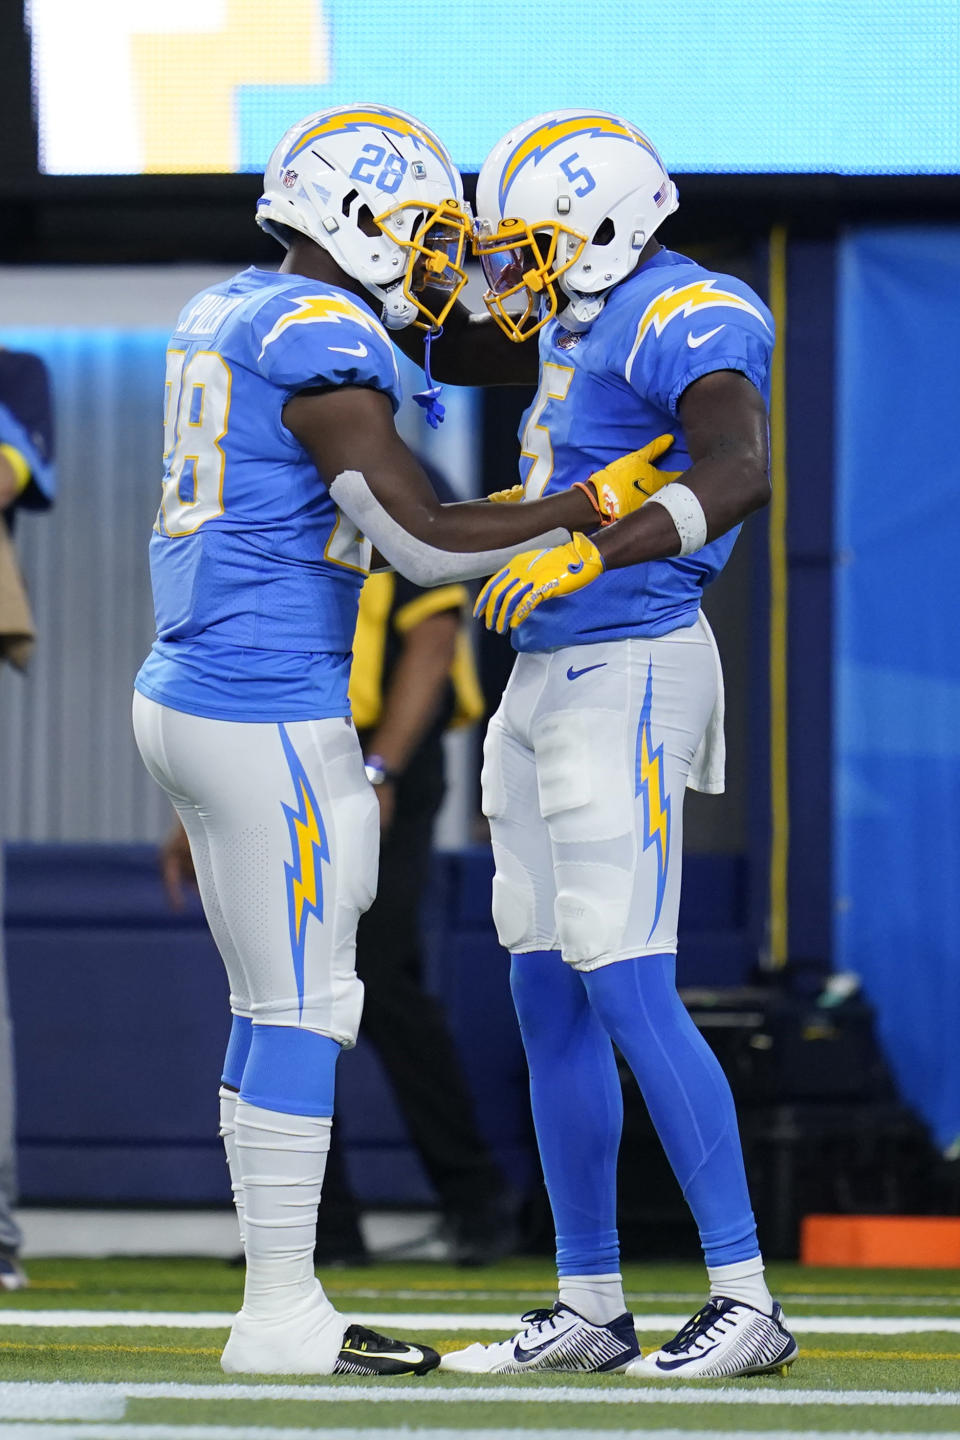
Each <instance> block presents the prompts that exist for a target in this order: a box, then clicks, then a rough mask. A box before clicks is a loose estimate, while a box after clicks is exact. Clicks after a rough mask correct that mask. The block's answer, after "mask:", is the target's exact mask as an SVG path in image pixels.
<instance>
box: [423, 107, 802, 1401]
mask: <svg viewBox="0 0 960 1440" xmlns="http://www.w3.org/2000/svg"><path fill="white" fill-rule="evenodd" d="M676 207H677V191H676V187H675V186H674V184H673V181H672V180H671V179H670V177H669V175H668V174H667V171H666V169H665V168H664V165H663V162H662V161H661V159H660V156H659V155H658V154H657V152H656V150H655V149H654V147H653V145H652V144H651V143H650V141H649V140H648V139H647V138H646V136H644V135H643V134H642V133H641V132H640V131H639V130H637V129H636V128H635V126H633V125H632V124H630V123H628V122H627V121H625V120H622V119H619V118H617V117H616V116H612V115H606V114H599V113H596V112H593V111H581V110H565V111H555V112H552V113H550V114H547V115H541V116H538V117H536V118H535V119H533V120H530V121H528V122H527V123H525V124H522V125H519V126H517V127H516V128H515V129H513V130H511V131H510V132H509V134H508V135H506V136H505V137H504V138H503V139H502V140H501V141H500V142H499V144H498V145H496V146H495V147H494V149H493V151H492V152H491V154H490V156H489V157H488V159H487V160H486V162H485V163H484V165H483V168H482V171H481V174H480V177H479V181H478V186H477V236H476V250H477V253H478V255H479V257H480V259H481V261H482V263H483V267H484V270H485V272H486V277H487V282H488V292H487V296H486V303H487V308H488V310H489V312H490V316H485V317H482V318H480V317H477V316H472V317H471V316H469V315H468V314H467V312H466V311H465V310H464V309H463V307H456V308H455V309H453V310H452V312H451V314H450V316H449V317H448V319H447V322H446V326H445V333H444V337H443V339H442V341H440V343H439V345H438V348H437V352H436V363H437V369H438V373H440V374H441V377H442V378H444V379H449V380H452V381H455V382H460V383H465V384H497V383H503V382H504V381H505V380H506V381H507V382H510V381H513V382H514V383H528V384H529V383H531V382H536V381H539V389H538V391H537V395H536V398H535V400H534V402H533V405H532V406H531V408H530V409H529V410H528V411H527V412H526V414H525V416H524V419H523V422H522V430H521V447H522V457H521V475H522V478H523V482H524V494H523V500H524V501H525V502H531V501H536V500H538V499H539V497H542V496H549V495H552V494H555V493H561V492H562V491H563V490H564V489H565V488H566V487H567V486H569V485H570V484H571V483H572V482H575V481H576V478H577V475H578V474H579V473H580V472H581V471H582V470H583V469H585V468H586V469H588V470H595V469H596V468H597V467H599V466H602V465H604V464H605V463H606V462H607V461H608V460H610V459H611V458H612V457H614V456H616V455H620V454H622V453H623V452H624V451H628V450H636V449H637V448H638V447H641V446H645V445H647V444H648V443H649V442H651V441H652V440H653V439H654V437H659V436H661V434H662V432H665V431H667V432H670V433H671V435H672V436H673V443H672V446H671V448H670V449H669V450H668V451H667V452H666V453H664V454H663V457H662V465H663V468H664V471H667V472H668V473H669V474H670V476H671V479H670V483H669V484H667V485H666V487H665V488H663V489H661V490H659V491H658V492H657V494H656V495H655V496H654V497H653V499H652V501H651V503H650V504H648V505H645V506H644V507H643V508H642V509H640V510H637V511H636V512H635V513H632V514H631V515H630V516H628V517H626V518H624V519H623V520H621V522H620V523H619V524H616V525H613V526H612V527H611V528H609V529H607V530H604V531H601V532H600V533H599V535H597V536H596V537H595V538H593V539H591V538H588V537H587V536H586V535H583V534H576V535H574V536H573V538H572V540H571V541H570V542H568V543H566V544H564V545H562V546H560V547H551V548H550V549H548V550H537V549H533V550H530V551H528V552H527V553H526V554H525V555H521V556H519V557H517V558H515V559H513V560H511V561H510V562H508V564H507V565H506V566H505V567H502V568H501V570H500V571H499V572H498V573H497V574H496V575H495V576H494V577H493V579H492V580H491V581H490V582H489V583H488V585H487V586H486V588H485V589H484V591H483V592H482V594H481V596H480V599H479V601H478V606H477V613H478V614H482V616H483V618H484V620H485V621H486V623H487V625H488V626H490V627H493V628H496V629H497V630H500V631H505V630H509V632H510V634H511V637H512V640H513V644H514V646H515V648H516V650H517V651H518V652H519V654H518V657H517V660H516V663H515V666H514V670H513V673H512V676H511V678H510V681H509V684H508V686H507V689H506V692H505V694H504V697H503V702H502V704H501V706H500V708H499V710H498V712H497V714H496V715H495V716H494V718H493V720H492V721H491V724H490V727H489V732H488V736H487V741H486V746H485V751H484V773H483V796H484V810H485V813H486V814H487V815H488V816H489V819H490V828H491V834H492V839H493V848H494V855H495V860H496V878H495V880H494V894H493V908H494V918H495V921H496V926H497V930H498V933H499V937H500V940H501V942H502V944H503V945H504V946H505V947H506V948H507V949H508V950H509V951H510V952H511V954H512V957H513V960H512V970H511V981H512V988H513V995H514V1000H515V1003H516V1009H517V1014H518V1016H519V1020H520V1026H521V1030H522V1033H523V1040H524V1045H525V1048H526V1053H527V1059H528V1064H529V1070H530V1088H531V1098H532V1105H533V1113H534V1119H535V1124H536V1130H537V1137H538V1142H539V1147H540V1154H541V1159H542V1164H543V1170H544V1175H545V1178H546V1185H547V1190H548V1192H549V1196H550V1201H551V1205H552V1209H553V1215H554V1221H555V1225H556V1232H557V1262H558V1273H559V1298H558V1300H557V1303H556V1305H555V1306H554V1307H553V1309H552V1310H538V1311H533V1312H531V1313H529V1314H528V1315H525V1316H524V1317H523V1325H522V1327H521V1329H520V1330H519V1331H518V1333H517V1334H516V1335H515V1336H513V1337H512V1338H511V1339H509V1340H506V1341H503V1342H498V1343H496V1344H491V1345H479V1344H477V1345H472V1346H470V1347H469V1348H467V1349H466V1350H463V1351H460V1352H457V1353H455V1354H453V1355H448V1356H445V1357H444V1360H443V1366H444V1368H448V1369H451V1370H459V1371H471V1372H498V1373H507V1372H517V1371H525V1370H528V1369H532V1370H593V1371H600V1370H604V1371H606V1370H610V1371H625V1372H627V1373H629V1374H634V1375H648V1376H672V1377H675V1378H676V1377H679V1378H685V1377H691V1378H701V1377H702V1378H709V1377H716V1376H733V1375H747V1374H757V1373H762V1372H765V1371H769V1370H775V1369H782V1367H784V1366H785V1365H787V1364H789V1363H790V1362H791V1361H792V1360H793V1359H794V1357H795V1356H796V1353H797V1347H796V1344H795V1342H794V1340H793V1338H792V1336H791V1335H790V1334H789V1332H788V1331H787V1329H786V1328H785V1326H784V1322H783V1316H782V1312H781V1310H780V1307H779V1306H778V1305H777V1304H776V1303H775V1302H774V1301H773V1300H772V1298H771V1296H770V1293H769V1291H768V1289H767V1286H766V1284H765V1282H764V1277H763V1262H762V1259H761V1256H760V1252H759V1248H758V1244H757V1234H756V1227H755V1224H754V1217H753V1213H752V1210H751V1205H750V1199H749V1195H748V1191H747V1184H746V1179H745V1176H744V1167H743V1159H742V1154H741V1147H740V1140H739V1135H738V1130H737V1121H736V1115H735V1112H734V1105H733V1099H732V1096H731V1093H730V1088H729V1085H728V1084H727V1081H726V1079H725V1077H724V1075H723V1072H722V1070H721V1069H720V1066H719V1064H718V1063H717V1061H716V1059H715V1058H714V1056H713V1054H712V1052H711V1051H710V1049H709V1048H708V1047H707V1045H706V1043H705V1041H704V1040H703V1038H702V1036H701V1035H700V1034H699V1032H698V1031H697V1029H696V1028H695V1026H694V1025H693V1022H692V1021H691V1020H690V1018H689V1016H688V1015H687V1012H686V1011H685V1009H684V1007H683V1005H682V1003H681V1001H680V998H679V996H678V994H677V990H676V985H675V955H676V948H677V912H678V905H679V896H680V860H681V855H680V852H681V831H682V810H683V795H684V789H685V787H686V786H688V785H689V786H692V787H694V788H696V789H700V790H707V791H717V790H720V789H722V787H723V762H722V743H723V742H722V678H721V673H720V666H719V659H718V655H717V651H716V646H715V644H714V641H713V637H712V635H711V633H710V630H709V627H708V626H707V623H706V621H705V619H704V618H703V615H702V613H701V610H700V599H701V595H702V592H703V589H704V587H705V586H706V585H707V584H709V582H710V581H711V580H712V579H713V578H714V577H715V576H716V575H717V573H718V572H719V571H720V570H721V569H722V567H723V565H724V563H725V562H726V560H727V558H728V556H729V554H730V550H731V548H732V546H733V543H734V541H735V539H736V535H737V530H738V527H739V525H740V522H741V521H742V520H743V519H744V518H745V517H746V516H747V515H748V514H749V513H750V512H751V511H753V510H756V509H758V508H759V507H761V506H763V505H764V504H765V503H766V501H767V498H768V494H769V479H768V455H767V409H766V403H765V402H766V398H767V394H768V386H769V374H770V358H771V352H772V349H773V343H774V334H773V320H772V318H771V315H770V312H769V311H768V309H767V307H766V306H765V305H764V304H763V302H762V301H761V300H760V299H759V298H758V297H757V296H756V295H755V294H753V292H752V291H751V290H750V289H748V287H747V286H746V285H744V284H743V283H742V282H741V281H740V280H738V279H734V278H733V277H731V276H729V275H718V274H712V273H711V272H709V271H707V270H704V269H703V268H702V267H701V266H699V265H697V264H695V263H694V262H693V261H691V260H689V259H688V258H686V257H685V256H683V255H679V254H675V253H673V252H672V251H670V250H667V249H665V248H664V247H663V246H662V245H661V244H660V242H659V241H658V240H657V238H656V233H655V232H656V231H657V229H658V227H659V226H660V223H661V221H662V220H664V219H665V218H666V217H667V216H668V215H670V214H671V213H672V211H674V210H675V209H676ZM491 317H492V318H491ZM493 322H495V323H493ZM658 449H659V446H658ZM614 1043H615V1044H616V1045H617V1047H618V1048H619V1049H620V1051H621V1053H622V1054H623V1055H624V1057H625V1059H626V1060H627V1062H628V1064H629V1065H630V1067H631V1069H632V1071H633V1073H634V1075H635V1076H636V1078H637V1081H638V1083H639V1086H640V1089H641V1091H642V1093H643V1096H644V1099H645V1101H646V1104H647V1107H648V1109H649V1111H650V1114H651V1117H652V1119H653V1121H654V1124H655V1126H656V1128H657V1131H658V1134H659V1136H660V1138H661V1141H662V1143H663V1145H664V1148H665V1151H666V1153H667V1156H668V1158H669V1160H670V1163H671V1165H672V1167H673V1170H674V1173H675V1174H676V1176H677V1179H678V1181H679V1183H680V1186H681V1188H682V1190H683V1193H684V1195H685V1197H686V1200H687V1203H688V1204H689V1206H690V1208H691V1210H692V1212H693V1215H694V1217H695V1219H696V1222H697V1224H698V1227H699V1231H700V1236H701V1240H702V1244H703V1249H704V1253H705V1258H706V1263H707V1275H708V1282H709V1298H708V1300H707V1302H706V1303H705V1304H704V1306H703V1307H702V1308H701V1309H700V1310H699V1311H698V1312H697V1314H696V1315H695V1316H694V1317H693V1319H692V1320H691V1321H690V1322H689V1323H688V1324H687V1325H685V1326H684V1327H683V1329H682V1330H681V1331H680V1333H679V1334H678V1335H677V1336H676V1337H675V1338H674V1339H673V1340H671V1341H669V1342H667V1343H666V1344H664V1345H663V1346H662V1348H661V1349H659V1350H657V1351H655V1352H654V1353H652V1354H650V1355H647V1356H646V1357H641V1355H640V1351H639V1347H638V1345H637V1340H636V1334H635V1332H634V1327H633V1322H632V1318H631V1316H630V1315H629V1313H628V1312H627V1310H626V1306H625V1304H624V1295H623V1288H622V1283H621V1278H620V1267H619V1249H618V1237H617V1230H616V1166H617V1151H618V1147H619V1141H620V1131H621V1122H622V1101H621V1094H620V1085H619V1081H618V1077H617V1068H616V1063H615V1059H614V1049H613V1045H614Z"/></svg>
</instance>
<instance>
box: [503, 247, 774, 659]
mask: <svg viewBox="0 0 960 1440" xmlns="http://www.w3.org/2000/svg"><path fill="white" fill-rule="evenodd" d="M773 340H774V335H773V317H772V316H771V314H770V311H769V310H768V309H767V307H766V306H765V305H764V304H763V302H762V301H761V300H760V299H758V297H757V296H756V295H755V294H754V293H753V291H752V290H750V288H749V287H748V286H747V285H744V283H743V282H742V281H741V280H737V279H734V277H733V276H730V275H716V274H712V273H711V272H710V271H709V270H705V269H703V267H702V266H700V265H697V264H696V263H695V262H694V261H693V260H690V259H688V258H687V257H686V256H685V255H677V254H674V253H673V252H672V251H669V250H661V251H659V252H658V254H657V255H655V256H654V257H653V259H652V260H649V261H648V262H647V263H646V264H645V265H644V266H643V267H642V269H640V270H639V271H637V273H636V274H635V275H632V276H631V277H630V278H629V279H627V280H625V281H624V282H623V283H622V284H620V285H618V286H616V288H615V289H614V290H613V292H612V293H611V295H610V297H609V299H608V300H607V303H606V305H605V306H604V308H603V310H602V311H601V313H600V316H599V318H598V319H597V320H596V321H595V323H594V324H593V325H592V326H591V328H590V329H589V330H587V331H586V332H585V333H584V334H582V335H575V334H572V333H571V332H570V331H567V330H565V329H564V328H563V324H562V317H561V319H560V320H551V321H550V323H549V324H548V325H545V326H544V328H543V330H542V331H541V335H540V387H539V390H538V392H537V395H536V398H535V400H534V402H533V404H532V405H531V407H530V408H529V409H528V410H527V411H526V413H525V414H524V416H523V419H522V421H521V428H520V443H521V446H522V454H521V461H520V474H521V479H522V480H523V482H524V485H525V494H524V498H525V499H527V500H535V499H537V498H539V497H540V496H541V495H551V494H553V493H555V492H556V491H558V490H565V489H567V487H568V486H570V485H572V484H573V482H574V481H576V480H585V479H586V478H587V476H588V475H589V474H590V473H591V471H593V470H597V469H599V468H600V467H601V466H603V465H607V464H609V463H610V461H611V460H614V459H616V458H617V456H619V455H624V454H626V453H627V452H628V451H630V450H639V449H640V448H641V447H642V446H644V445H646V444H648V443H649V441H651V440H653V439H654V438H655V437H656V436H657V435H663V434H665V433H670V434H673V435H674V436H675V437H676V439H675V442H674V444H673V446H672V447H671V448H670V450H668V451H667V453H666V454H665V455H664V456H662V457H661V458H660V460H659V461H658V462H657V464H658V466H659V467H660V468H662V469H664V470H674V471H676V470H687V469H689V468H690V464H691V461H690V453H689V451H688V449H687V445H686V441H685V439H684V436H683V431H682V429H681V428H680V425H679V421H678V419H677V406H678V404H679V401H680V397H681V395H682V394H683V392H684V390H685V389H686V388H687V386H688V385H690V384H692V383H693V381H694V380H698V379H699V378H700V376H702V375H706V374H708V373H709V372H710V371H711V370H739V371H741V372H742V373H743V374H744V375H746V376H747V378H748V379H749V380H750V381H751V382H752V383H753V384H754V385H755V386H756V387H757V389H758V390H759V391H760V392H761V394H762V395H763V396H764V398H765V399H769V374H770V357H771V354H772V351H773ZM738 533H739V526H737V527H735V528H734V529H733V530H730V531H728V532H727V534H725V535H722V536H721V537H720V538H719V539H718V540H714V541H712V542H711V543H710V544H709V545H705V546H704V547H703V548H702V549H701V550H698V551H697V552H696V553H695V554H693V555H687V556H684V557H683V558H682V559H681V558H679V557H678V558H676V559H669V560H653V561H648V562H647V563H645V564H642V565H632V566H629V567H627V568H625V569H622V570H610V571H608V572H607V573H605V574H603V575H601V576H599V578H598V579H596V580H595V581H594V582H593V584H591V585H588V586H587V587H586V588H585V589H583V590H581V591H578V592H577V593H575V594H573V595H566V596H563V597H562V598H560V599H558V600H550V601H548V602H547V603H546V604H543V605H540V606H538V607H537V608H536V609H535V610H534V611H533V612H532V613H531V615H530V616H529V617H528V619H527V620H525V621H524V622H523V624H522V625H518V626H517V628H516V629H515V630H514V631H513V632H512V634H513V643H514V645H515V647H516V648H517V649H518V650H556V649H559V648H560V647H561V646H564V645H586V644H590V643H591V642H599V641H603V640H617V639H624V638H626V637H628V636H631V635H648V636H649V635H665V634H667V633H668V632H669V631H670V630H676V629H679V628H681V627H683V626H687V625H692V624H693V623H694V621H695V620H696V617H697V611H698V609H699V606H700V597H701V594H702V591H703V588H704V586H705V585H707V584H709V582H710V581H711V580H713V579H714V577H715V576H716V575H717V574H718V573H719V572H720V570H722V568H723V566H724V565H725V564H726V562H727V559H728V557H729V555H730V551H731V550H732V549H733V545H734V541H735V540H736V537H737V534H738Z"/></svg>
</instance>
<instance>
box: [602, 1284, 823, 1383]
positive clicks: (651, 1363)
mask: <svg viewBox="0 0 960 1440" xmlns="http://www.w3.org/2000/svg"><path fill="white" fill-rule="evenodd" d="M798 1353H799V1351H798V1348H797V1342H796V1340H794V1338H793V1336H792V1335H791V1334H790V1331H789V1330H788V1329H787V1328H786V1326H785V1325H784V1323H783V1311H782V1309H781V1308H780V1306H779V1305H777V1304H775V1305H774V1307H773V1314H772V1315H765V1314H764V1313H763V1311H762V1310H755V1309H754V1308H753V1306H752V1305H744V1304H743V1303H742V1302H741V1301H739V1300H725V1299H724V1298H723V1297H721V1296H717V1295H714V1296H711V1298H710V1299H709V1300H708V1301H707V1303H706V1305H704V1307H703V1309H702V1310H698V1311H697V1313H696V1315H694V1317H693V1319H692V1320H688V1321H687V1323H686V1325H684V1327H683V1329H682V1330H680V1331H679V1333H678V1334H676V1335H675V1336H674V1337H673V1339H672V1340H668V1341H667V1343H666V1344H665V1345H663V1346H662V1347H661V1348H660V1349H659V1350H653V1351H652V1352H651V1353H650V1354H649V1355H645V1356H644V1357H643V1358H642V1359H638V1360H632V1361H631V1362H630V1364H629V1365H627V1366H626V1367H625V1369H624V1374H626V1375H635V1376H638V1377H649V1378H653V1379H659V1380H721V1379H724V1380H725V1379H731V1378H733V1377H735V1376H737V1375H767V1374H770V1373H771V1372H773V1371H779V1372H780V1373H781V1374H784V1375H785V1374H786V1373H787V1367H788V1366H789V1365H792V1364H793V1362H794V1360H796V1358H797V1355H798Z"/></svg>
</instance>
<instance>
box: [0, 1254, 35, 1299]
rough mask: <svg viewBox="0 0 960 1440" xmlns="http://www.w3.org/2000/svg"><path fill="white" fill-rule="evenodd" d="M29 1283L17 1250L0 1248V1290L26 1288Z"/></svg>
mask: <svg viewBox="0 0 960 1440" xmlns="http://www.w3.org/2000/svg"><path fill="white" fill-rule="evenodd" d="M29 1283H30V1282H29V1280H28V1279H27V1272H26V1270H24V1268H23V1266H22V1265H21V1264H20V1261H19V1260H18V1259H17V1256H16V1254H15V1252H14V1251H13V1250H7V1249H5V1248H2V1249H0V1290H25V1289H26V1288H27V1286H28V1285H29Z"/></svg>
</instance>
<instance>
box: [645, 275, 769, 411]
mask: <svg viewBox="0 0 960 1440" xmlns="http://www.w3.org/2000/svg"><path fill="white" fill-rule="evenodd" d="M631 341H632V343H631V347H630V351H629V354H628V356H627V361H626V365H625V370H624V373H625V377H626V380H627V382H628V384H630V385H631V386H632V387H633V389H635V390H636V391H637V393H638V394H641V395H643V396H644V398H645V399H647V400H650V401H652V402H653V403H654V404H655V405H657V406H659V408H660V409H662V410H664V411H666V412H667V413H668V414H669V415H674V416H675V415H676V413H677V406H678V404H679V402H680V397H681V395H682V394H683V392H684V390H686V388H687V386H688V385H692V384H693V382H694V380H699V379H700V377H701V376H703V375H708V374H710V372H711V371H714V370H739V371H740V372H741V373H742V374H744V375H746V377H747V379H748V380H750V381H751V382H752V383H753V384H754V385H755V386H756V387H757V389H758V390H759V391H760V392H761V394H762V395H766V394H767V390H768V382H769V374H770V359H771V356H772V354H773V343H774V326H773V317H772V315H771V314H770V312H769V310H768V309H767V307H766V306H765V305H764V304H763V301H762V300H760V299H759V297H758V296H756V295H754V294H753V292H752V291H751V290H750V289H749V288H748V287H747V286H746V285H744V284H743V283H742V282H741V281H738V280H734V279H732V278H731V277H727V276H722V277H717V278H716V279H708V280H705V281H698V282H696V283H694V284H692V285H687V286H683V287H680V288H679V289H676V288H673V287H671V288H669V289H668V290H666V291H665V292H662V293H661V294H659V295H657V296H655V297H654V298H653V299H652V300H651V301H650V302H649V303H648V304H647V306H646V307H645V309H644V311H643V314H642V315H641V316H640V318H639V320H637V323H636V326H635V329H634V330H633V334H632V337H631Z"/></svg>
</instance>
